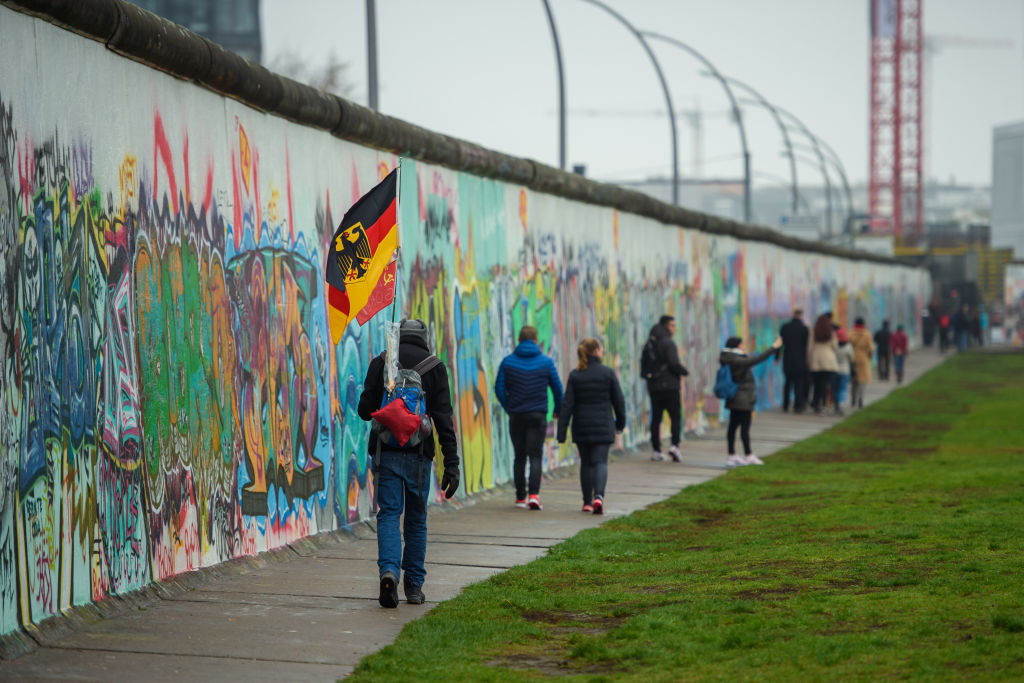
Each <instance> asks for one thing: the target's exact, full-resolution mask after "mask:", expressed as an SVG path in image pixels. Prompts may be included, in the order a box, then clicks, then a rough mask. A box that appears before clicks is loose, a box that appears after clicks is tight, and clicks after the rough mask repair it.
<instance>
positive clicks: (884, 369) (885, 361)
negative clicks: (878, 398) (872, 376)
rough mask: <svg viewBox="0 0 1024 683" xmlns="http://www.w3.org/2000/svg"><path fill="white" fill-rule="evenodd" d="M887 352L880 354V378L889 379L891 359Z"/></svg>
mask: <svg viewBox="0 0 1024 683" xmlns="http://www.w3.org/2000/svg"><path fill="white" fill-rule="evenodd" d="M890 358H891V357H890V356H889V354H887V353H884V354H883V353H880V354H878V379H885V380H887V379H889V359H890Z"/></svg>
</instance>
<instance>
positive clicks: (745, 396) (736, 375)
mask: <svg viewBox="0 0 1024 683" xmlns="http://www.w3.org/2000/svg"><path fill="white" fill-rule="evenodd" d="M782 344H783V341H782V337H777V338H776V339H775V341H774V342H772V345H771V347H770V348H769V349H767V350H766V351H762V352H761V353H759V354H757V355H756V356H748V355H747V354H746V351H745V350H744V348H743V340H742V339H740V338H739V337H729V339H727V340H726V342H725V348H724V349H722V353H721V354H720V355H719V356H718V364H719V365H720V366H721V365H728V366H729V370H730V372H731V373H732V381H733V382H735V383H736V384H737V385H738V389H737V390H736V394H735V395H734V396H733V397H732V398H730V399H726V401H725V407H726V408H728V409H729V429H728V430H727V431H726V434H725V443H726V447H727V449H728V452H727V454H726V458H725V466H726V467H739V466H741V465H763V464H764V461H763V460H761V458H759V457H757V456H756V455H754V452H753V451H752V450H751V448H750V421H751V415H752V413H753V410H754V405H755V404H756V403H757V382H756V380H755V379H754V373H753V372H752V371H751V370H752V368H753V367H754V366H755V365H757V364H758V363H762V362H764V361H766V360H768V359H769V358H771V357H772V356H773V355H775V352H776V351H778V349H779V348H780V347H782ZM737 429H739V431H740V439H741V440H742V441H743V457H740V456H738V455H736V430H737Z"/></svg>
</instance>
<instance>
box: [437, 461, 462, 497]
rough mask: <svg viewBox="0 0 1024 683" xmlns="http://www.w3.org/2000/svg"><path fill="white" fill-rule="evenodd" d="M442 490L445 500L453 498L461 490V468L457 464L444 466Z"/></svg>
mask: <svg viewBox="0 0 1024 683" xmlns="http://www.w3.org/2000/svg"><path fill="white" fill-rule="evenodd" d="M441 489H442V490H443V491H444V497H445V498H451V497H452V496H454V495H455V492H456V491H458V490H459V466H458V465H457V464H455V465H445V466H444V476H443V477H441Z"/></svg>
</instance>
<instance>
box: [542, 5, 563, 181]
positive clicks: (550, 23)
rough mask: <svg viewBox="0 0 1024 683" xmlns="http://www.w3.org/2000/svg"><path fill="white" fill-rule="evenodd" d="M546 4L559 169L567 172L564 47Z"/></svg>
mask: <svg viewBox="0 0 1024 683" xmlns="http://www.w3.org/2000/svg"><path fill="white" fill-rule="evenodd" d="M541 2H542V3H544V13H545V14H547V16H548V26H550V27H551V40H552V42H553V43H554V44H555V65H556V66H557V67H558V167H559V168H560V169H562V170H563V171H564V170H565V128H566V126H565V69H564V68H563V66H562V47H561V44H560V43H559V40H558V29H557V28H556V27H555V15H554V13H552V11H551V3H549V2H548V0H541Z"/></svg>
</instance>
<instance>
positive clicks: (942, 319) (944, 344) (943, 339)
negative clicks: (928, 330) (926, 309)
mask: <svg viewBox="0 0 1024 683" xmlns="http://www.w3.org/2000/svg"><path fill="white" fill-rule="evenodd" d="M951 325H952V321H951V320H950V318H949V313H943V314H942V315H941V316H939V353H945V352H946V349H948V348H949V333H950V326H951Z"/></svg>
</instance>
